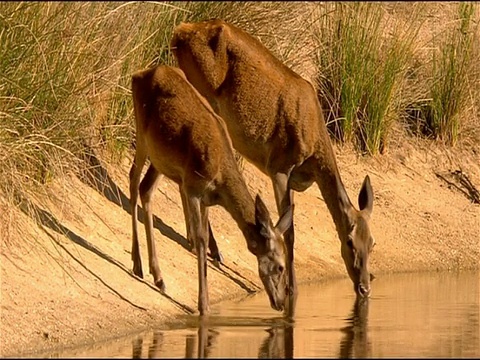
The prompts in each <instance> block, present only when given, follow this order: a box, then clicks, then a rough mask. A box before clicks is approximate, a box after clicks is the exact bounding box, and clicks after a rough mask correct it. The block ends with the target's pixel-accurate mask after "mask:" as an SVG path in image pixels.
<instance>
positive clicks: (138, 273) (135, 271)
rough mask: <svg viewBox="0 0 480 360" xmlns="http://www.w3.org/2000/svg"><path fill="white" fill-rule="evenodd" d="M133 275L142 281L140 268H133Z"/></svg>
mask: <svg viewBox="0 0 480 360" xmlns="http://www.w3.org/2000/svg"><path fill="white" fill-rule="evenodd" d="M133 274H134V275H136V276H138V277H139V278H141V279H143V271H142V267H141V266H140V267H137V266H133Z"/></svg>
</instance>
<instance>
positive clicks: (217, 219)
mask: <svg viewBox="0 0 480 360" xmlns="http://www.w3.org/2000/svg"><path fill="white" fill-rule="evenodd" d="M336 152H337V159H338V162H339V168H340V172H341V175H342V178H343V181H344V183H345V186H346V188H347V190H348V193H349V195H350V197H351V199H352V202H354V203H356V199H357V194H358V191H359V189H360V186H361V183H362V181H363V178H364V176H365V175H366V174H367V173H368V174H369V175H370V177H371V181H372V185H373V188H374V193H375V202H374V212H373V217H372V223H371V226H372V232H373V234H374V236H375V238H376V242H377V245H376V247H375V250H374V253H373V255H372V258H371V270H372V272H373V273H374V274H375V275H376V276H381V274H382V273H387V272H405V271H426V270H434V271H437V270H452V271H454V270H459V269H467V268H468V269H472V268H478V267H479V238H480V237H479V233H480V207H479V205H476V204H473V203H471V202H470V201H469V199H468V198H467V197H466V196H465V194H464V193H462V192H461V191H459V190H458V189H457V188H455V187H454V186H449V185H447V183H446V182H445V181H444V180H442V179H441V178H439V177H438V176H437V175H436V173H439V174H443V175H444V176H445V178H447V179H450V180H451V181H454V179H453V178H452V177H448V174H449V172H450V171H453V170H457V169H460V168H461V169H462V170H463V171H464V172H465V173H466V174H468V176H469V177H470V179H471V180H472V182H473V183H474V184H476V185H477V187H478V186H480V151H479V149H478V148H474V149H470V150H465V149H456V150H454V151H447V150H444V149H441V148H439V147H436V146H434V145H432V144H431V143H430V142H422V141H418V140H415V141H414V142H413V141H412V140H408V141H407V140H404V141H399V142H398V144H392V145H391V147H390V151H389V153H388V154H386V155H382V156H377V157H373V158H362V157H358V156H357V155H356V154H355V153H354V152H352V151H351V150H349V149H340V148H336ZM93 160H95V159H93ZM105 166H106V165H103V166H100V167H98V168H97V171H96V172H95V174H96V175H95V176H94V177H93V178H96V179H97V181H96V182H95V181H93V182H92V181H90V182H89V181H88V180H87V179H86V178H85V177H82V176H75V175H71V176H69V177H67V178H65V179H61V180H58V181H56V182H55V183H54V184H52V190H54V194H55V195H56V197H55V198H54V197H52V196H50V197H49V198H45V197H41V196H39V198H38V200H37V201H36V205H35V209H36V210H37V211H38V212H39V214H41V224H39V225H36V224H35V222H34V221H33V220H32V217H31V216H29V215H28V211H26V210H25V211H17V210H14V209H13V210H12V209H10V208H9V209H7V208H6V207H5V206H3V208H2V209H0V215H1V219H0V220H1V222H0V223H1V225H2V227H1V228H0V230H1V238H2V252H1V336H0V342H1V343H0V345H1V355H2V356H3V357H6V356H22V355H26V354H27V353H29V352H33V351H43V350H48V349H53V348H56V347H63V346H74V345H80V344H85V343H88V342H94V341H98V340H100V339H105V338H111V337H116V336H121V335H126V334H128V333H132V332H137V331H142V330H146V329H148V328H152V327H155V326H158V325H159V324H162V323H165V321H170V320H172V319H174V317H175V316H176V315H179V314H182V313H184V312H185V311H188V309H189V308H190V309H196V301H197V272H196V258H195V257H194V255H192V254H191V253H190V252H188V251H187V250H186V248H185V245H186V239H185V227H184V220H183V212H182V209H181V201H180V196H179V193H178V188H177V186H176V185H175V184H174V183H172V182H170V181H169V180H164V181H162V182H161V184H160V186H159V189H158V191H157V193H156V195H155V196H156V204H155V216H156V217H157V218H156V220H155V221H156V225H155V227H156V233H155V236H156V241H157V243H158V249H159V253H160V254H159V255H160V266H161V268H162V271H163V274H164V277H165V281H166V285H167V296H163V295H161V294H160V293H159V292H158V291H157V289H156V288H155V287H154V286H153V283H152V278H151V276H147V277H146V278H145V279H144V280H143V281H142V280H140V279H138V278H135V277H134V276H133V275H132V274H131V270H130V269H131V265H132V263H131V260H130V247H131V243H130V241H131V239H130V236H131V218H130V213H129V206H128V193H129V192H128V170H129V167H130V160H129V159H126V160H125V162H124V163H123V165H122V166H120V167H116V168H114V167H105ZM244 175H245V178H246V181H247V183H248V185H249V188H250V189H251V191H252V194H254V193H256V192H257V191H258V192H260V193H261V194H262V195H263V198H264V199H265V201H266V203H267V206H268V207H269V209H270V210H271V211H273V212H274V214H276V211H275V203H274V197H273V193H272V187H271V183H270V182H269V180H268V179H267V178H266V176H265V175H263V174H262V173H260V172H259V171H258V170H257V169H255V168H253V167H252V166H251V165H249V164H247V163H246V165H245V170H244ZM90 180H91V179H90ZM98 180H99V181H98ZM295 199H296V204H297V206H296V210H295V211H296V213H295V225H296V232H297V234H298V235H297V237H296V244H295V251H296V269H297V277H298V280H299V282H301V283H305V282H313V281H322V280H325V279H328V278H332V277H346V276H347V275H346V271H345V268H344V264H343V261H342V259H341V256H340V243H339V240H338V237H337V235H336V232H335V229H334V225H333V222H332V219H331V217H330V214H329V213H328V211H327V208H326V206H325V204H324V202H323V200H322V197H321V195H320V192H319V190H318V188H317V186H316V185H313V186H312V187H311V188H310V189H308V190H307V191H306V192H304V193H297V194H296V198H295ZM7 210H8V211H7ZM210 213H211V222H212V226H213V230H214V232H215V234H216V236H217V240H218V243H219V246H220V247H221V250H222V252H223V255H224V257H225V261H226V266H225V267H223V268H222V269H221V270H218V269H217V268H215V267H214V266H213V264H210V265H209V288H210V299H211V301H212V302H219V301H221V300H225V299H229V298H234V297H239V296H242V295H245V294H246V293H248V292H251V291H257V290H259V289H260V287H261V283H260V280H259V278H258V275H257V273H256V270H255V269H256V261H255V258H254V256H253V255H251V254H249V253H248V251H247V248H246V244H245V241H244V239H243V237H242V235H241V233H240V231H239V230H238V228H237V227H236V224H235V223H234V222H233V220H232V219H231V217H230V216H229V214H228V213H226V211H225V210H223V209H222V208H219V207H215V208H213V209H212V210H211V212H210ZM274 218H275V219H276V218H277V216H276V215H275V216H274ZM15 224H17V225H19V226H18V227H17V226H16V225H15ZM140 229H141V232H140V235H141V249H142V259H143V268H144V273H145V274H148V268H147V252H146V244H145V241H144V240H145V239H144V238H145V237H144V231H143V226H141V227H140ZM372 287H373V291H375V282H373V284H372ZM352 291H353V289H352ZM265 302H266V303H267V302H268V299H267V297H266V296H265ZM275 314H276V313H275V312H274V311H273V310H272V315H275Z"/></svg>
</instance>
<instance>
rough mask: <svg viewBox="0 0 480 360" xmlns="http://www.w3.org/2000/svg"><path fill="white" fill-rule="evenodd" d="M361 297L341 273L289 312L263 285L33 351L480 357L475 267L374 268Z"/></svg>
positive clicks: (304, 292)
mask: <svg viewBox="0 0 480 360" xmlns="http://www.w3.org/2000/svg"><path fill="white" fill-rule="evenodd" d="M372 289H373V290H372V295H371V297H370V299H369V300H368V301H358V300H357V299H356V297H355V295H354V292H353V289H352V284H351V282H350V280H349V279H339V280H332V281H328V282H323V283H319V284H312V285H303V286H300V287H299V295H298V299H297V304H296V310H295V316H294V319H293V320H288V319H285V318H283V317H282V314H281V313H278V312H276V311H274V310H272V309H271V308H270V306H269V302H268V299H267V297H266V295H265V294H264V293H259V294H255V295H253V296H250V297H247V298H244V299H241V300H240V301H230V302H224V303H221V304H217V305H214V306H212V308H211V315H210V316H209V317H208V318H207V319H205V320H203V321H200V320H199V318H198V316H184V317H181V318H179V319H178V322H177V323H176V324H175V325H174V326H170V327H169V328H168V329H167V328H158V329H156V330H154V331H148V332H143V333H140V334H135V335H132V336H129V337H125V338H120V339H115V340H111V341H107V342H101V343H97V344H93V345H90V346H88V347H82V348H76V349H69V350H59V351H55V352H51V353H47V354H41V356H42V357H82V358H86V357H95V358H98V357H110V358H111V357H118V358H120V357H121V358H162V357H164V358H205V357H222V358H233V357H238V358H240V357H249V358H292V357H296V358H305V357H317V358H318V357H323V358H325V357H328V358H339V357H342V358H351V357H355V358H372V357H376V358H381V357H389V358H391V357H415V358H419V357H432V358H440V357H442V358H460V357H463V358H465V357H470V358H472V357H473V358H478V357H480V342H479V330H480V325H479V273H478V272H460V273H452V272H437V273H409V274H392V275H379V276H377V278H376V279H375V281H374V282H373V283H372Z"/></svg>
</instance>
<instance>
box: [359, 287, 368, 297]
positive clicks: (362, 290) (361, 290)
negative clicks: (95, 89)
mask: <svg viewBox="0 0 480 360" xmlns="http://www.w3.org/2000/svg"><path fill="white" fill-rule="evenodd" d="M370 291H371V289H370V286H368V287H365V286H363V284H358V293H359V294H360V296H362V297H369V296H370Z"/></svg>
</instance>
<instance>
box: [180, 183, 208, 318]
mask: <svg viewBox="0 0 480 360" xmlns="http://www.w3.org/2000/svg"><path fill="white" fill-rule="evenodd" d="M187 194H188V192H186V195H187ZM186 203H187V206H188V212H189V214H190V221H191V222H192V224H191V229H192V231H193V233H192V236H193V239H194V242H195V246H196V248H197V267H198V311H199V312H200V316H203V315H206V314H208V312H209V303H208V287H207V241H208V214H207V211H206V208H205V205H203V204H202V202H201V200H200V199H199V198H197V197H194V196H188V195H187V196H186Z"/></svg>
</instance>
